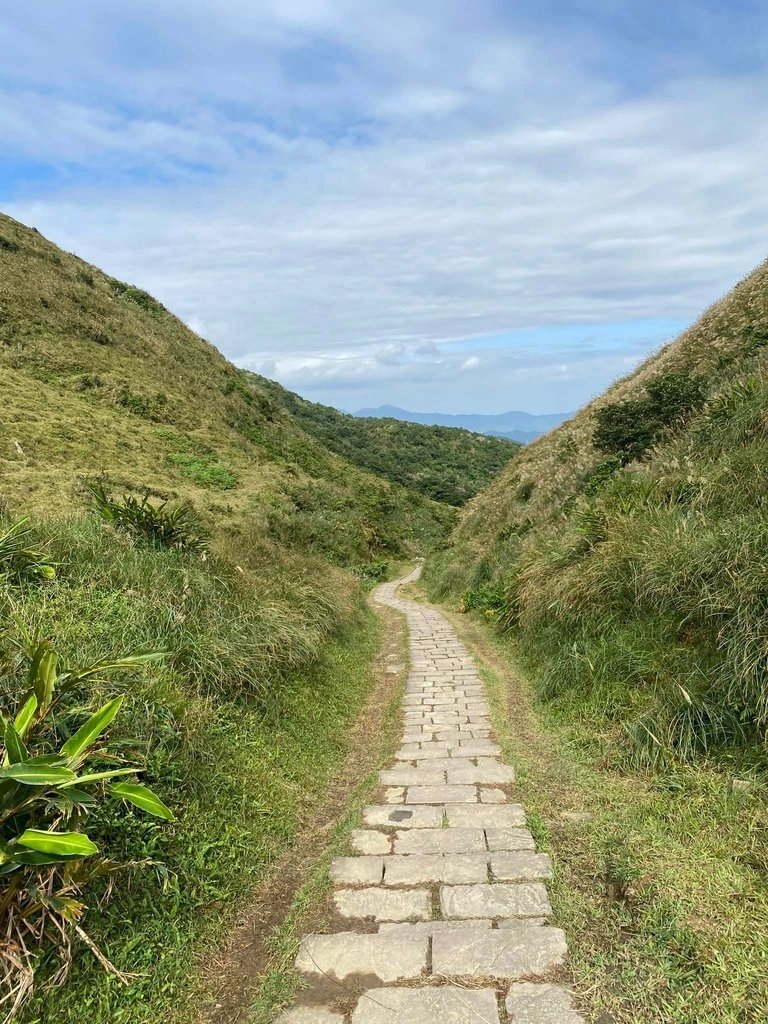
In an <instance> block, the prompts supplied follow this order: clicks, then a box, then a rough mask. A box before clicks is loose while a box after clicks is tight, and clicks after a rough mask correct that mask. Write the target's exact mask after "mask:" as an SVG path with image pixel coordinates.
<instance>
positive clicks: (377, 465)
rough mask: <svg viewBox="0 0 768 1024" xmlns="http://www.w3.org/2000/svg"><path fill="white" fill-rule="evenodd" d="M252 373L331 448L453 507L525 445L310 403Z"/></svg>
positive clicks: (488, 478)
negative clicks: (353, 414)
mask: <svg viewBox="0 0 768 1024" xmlns="http://www.w3.org/2000/svg"><path fill="white" fill-rule="evenodd" d="M251 377H252V378H253V379H254V380H255V382H256V384H257V386H258V387H260V388H263V389H264V390H266V391H268V392H269V393H270V394H271V395H272V396H273V397H274V398H275V399H276V401H278V402H279V403H280V404H281V405H283V406H284V407H285V408H286V409H288V411H289V412H290V413H291V415H292V416H293V417H294V418H295V420H296V421H297V422H298V423H299V424H300V425H301V426H302V427H303V428H304V430H305V431H306V432H307V433H308V434H311V435H312V436H313V437H315V438H317V439H318V440H320V441H322V443H323V444H325V445H327V447H328V448H330V449H331V451H334V452H336V453H337V454H338V455H342V456H343V457H344V458H345V459H348V460H349V461H350V462H352V463H354V464H355V465H356V466H359V467H360V468H361V469H367V470H370V471H371V472H374V473H376V474H378V475H379V476H383V477H386V478H387V479H388V480H392V481H393V482H394V483H397V484H400V485H402V486H403V487H412V488H413V489H414V490H417V491H419V493H421V494H423V495H425V496H426V497H428V498H432V499H433V500H434V501H442V502H446V503H448V504H449V505H463V504H464V503H465V502H466V501H467V500H468V499H469V498H471V497H473V496H474V495H475V494H477V492H478V491H479V490H480V489H481V488H483V487H485V486H486V485H487V484H488V483H490V481H491V480H492V479H493V477H495V476H496V474H497V473H498V472H499V471H500V470H501V469H502V468H503V467H504V466H505V465H506V464H507V462H509V460H510V459H511V458H512V456H513V455H515V454H516V452H517V451H518V449H519V447H520V446H519V445H518V444H517V443H515V442H513V441H509V440H508V439H505V438H499V437H488V436H486V435H484V434H479V433H473V432H471V431H469V430H463V429H460V428H457V427H440V426H425V425H422V424H419V423H408V422H404V421H402V420H399V419H394V418H392V417H386V418H379V417H359V416H351V415H349V414H347V413H343V412H339V411H338V410H337V409H332V408H329V407H328V406H327V405H320V404H318V403H317V402H308V401H307V400H306V399H305V398H302V397H301V396H300V395H297V394H294V393H293V392H292V391H287V390H286V389H285V388H283V387H281V386H280V385H279V384H277V383H276V382H275V381H270V380H266V379H265V378H263V377H257V376H256V375H255V374H251Z"/></svg>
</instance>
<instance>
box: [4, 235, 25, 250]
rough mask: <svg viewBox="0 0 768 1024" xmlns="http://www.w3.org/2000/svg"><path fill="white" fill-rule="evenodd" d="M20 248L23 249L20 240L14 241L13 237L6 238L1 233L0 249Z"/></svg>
mask: <svg viewBox="0 0 768 1024" xmlns="http://www.w3.org/2000/svg"><path fill="white" fill-rule="evenodd" d="M19 249H21V246H20V245H19V243H18V242H14V241H13V239H11V238H5V237H4V236H3V235H0V251H5V252H18V251H19Z"/></svg>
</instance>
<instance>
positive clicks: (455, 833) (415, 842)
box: [392, 828, 485, 854]
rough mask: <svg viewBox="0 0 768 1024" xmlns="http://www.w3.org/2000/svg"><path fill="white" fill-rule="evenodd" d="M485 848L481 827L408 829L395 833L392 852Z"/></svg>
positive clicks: (443, 851)
mask: <svg viewBox="0 0 768 1024" xmlns="http://www.w3.org/2000/svg"><path fill="white" fill-rule="evenodd" d="M484 850H485V832H483V830H482V829H481V828H436V829H408V830H405V831H403V832H396V833H395V841H394V843H393V846H392V851H393V853H396V854H406V853H421V854H430V853H479V852H481V851H484Z"/></svg>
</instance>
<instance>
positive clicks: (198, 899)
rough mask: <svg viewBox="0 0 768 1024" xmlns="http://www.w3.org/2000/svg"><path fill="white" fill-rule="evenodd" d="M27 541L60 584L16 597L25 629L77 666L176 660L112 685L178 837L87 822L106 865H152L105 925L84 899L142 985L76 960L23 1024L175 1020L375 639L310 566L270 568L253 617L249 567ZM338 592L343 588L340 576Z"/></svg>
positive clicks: (135, 820)
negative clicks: (106, 657)
mask: <svg viewBox="0 0 768 1024" xmlns="http://www.w3.org/2000/svg"><path fill="white" fill-rule="evenodd" d="M40 532H41V533H43V532H45V533H47V535H48V537H49V539H50V543H51V550H52V552H53V553H54V554H55V555H56V556H57V557H58V556H60V557H61V561H62V563H63V567H62V570H61V572H60V576H59V579H58V580H57V581H56V582H54V583H52V584H50V585H48V586H47V587H37V588H36V589H35V591H34V592H30V593H29V594H28V595H27V598H26V600H25V601H24V602H23V610H22V614H23V616H24V618H25V619H26V620H27V621H34V622H36V623H37V624H38V625H39V627H40V629H41V630H42V632H43V634H44V635H49V636H52V637H55V638H56V642H57V644H58V645H59V646H60V648H61V649H62V651H64V652H67V653H70V652H74V651H77V652H79V655H80V657H82V658H83V659H85V660H88V659H89V658H90V657H92V656H93V654H94V653H99V654H103V653H104V652H105V651H107V652H113V653H119V652H122V651H124V650H126V649H129V648H134V647H137V646H162V647H164V648H165V649H167V650H170V652H171V654H170V658H169V659H168V661H167V662H166V664H165V666H158V667H156V668H151V669H150V670H149V671H147V672H146V673H145V674H144V675H143V676H142V677H141V679H139V680H138V681H136V682H134V683H132V684H131V685H130V686H127V687H126V686H125V684H121V683H120V682H119V681H118V682H116V683H115V684H114V689H115V690H118V691H120V690H124V691H125V692H126V702H125V705H124V708H123V712H122V714H121V716H120V720H119V723H118V729H117V730H116V731H115V737H116V738H117V739H118V740H120V739H121V738H122V741H123V742H124V743H127V744H128V745H129V747H131V748H132V749H136V750H138V751H140V752H141V754H142V756H143V758H144V759H145V762H146V772H145V778H146V781H147V783H148V784H150V785H152V786H153V788H154V789H155V790H156V791H157V792H158V794H159V795H160V796H161V797H162V798H163V799H164V800H165V801H166V802H167V803H168V804H169V805H170V806H172V808H173V810H174V812H175V813H176V815H177V821H176V822H175V823H174V824H172V825H165V824H158V823H156V822H152V821H149V820H148V819H146V818H142V817H141V816H140V815H138V814H134V813H132V812H131V811H129V810H125V809H122V808H119V807H116V806H112V809H111V810H105V811H99V813H98V814H97V815H95V816H94V818H93V820H92V822H91V823H90V824H89V832H90V834H91V835H92V836H94V838H95V839H96V840H97V842H98V843H99V845H101V846H102V847H103V849H104V850H105V852H108V853H109V854H111V855H113V856H115V857H117V858H118V859H121V860H140V859H143V858H147V857H149V858H152V859H153V860H156V861H158V862H160V863H161V864H162V865H163V868H162V871H161V872H160V871H157V870H153V869H152V868H145V869H141V870H137V871H134V872H129V873H127V874H124V875H122V876H119V877H118V880H117V884H116V891H115V894H114V895H113V897H112V899H111V900H110V901H109V902H107V903H106V904H105V905H104V906H103V908H102V907H100V906H99V903H98V899H97V896H98V892H97V891H96V890H93V891H90V892H88V893H87V894H86V897H87V901H88V902H89V903H90V906H91V909H90V910H89V912H88V913H87V915H86V918H85V922H84V923H85V926H86V929H87V930H88V932H89V933H90V934H91V936H92V937H93V938H94V940H95V941H96V942H97V943H98V944H99V945H100V946H101V948H102V949H103V950H104V952H105V953H106V954H107V955H108V956H109V958H110V959H111V960H112V962H113V963H114V964H115V966H116V967H118V968H119V969H120V970H122V971H126V972H131V973H133V972H136V973H137V974H138V975H139V976H138V977H136V978H134V979H133V980H131V982H130V983H129V984H128V985H127V986H123V985H121V984H119V983H118V982H117V980H116V979H115V978H114V977H112V976H110V975H107V974H105V973H104V972H103V970H102V968H101V967H100V966H99V965H98V964H97V963H96V962H95V961H94V959H93V957H92V956H91V954H90V953H89V952H88V951H87V950H86V949H84V948H81V949H78V951H77V955H76V957H75V964H74V966H73V969H72V972H71V974H70V978H69V980H68V982H67V984H66V986H65V987H63V988H61V989H57V990H56V992H55V994H53V995H52V994H51V993H42V992H41V994H40V997H39V998H37V999H35V1000H34V1001H33V1002H32V1003H31V1004H29V1006H27V1007H26V1009H25V1011H24V1012H23V1014H22V1017H21V1018H20V1020H21V1021H24V1022H27V1021H28V1022H30V1024H31V1022H33V1021H34V1022H39V1024H48V1022H50V1024H53V1021H56V1022H57V1024H66V1022H69V1021H71V1022H74V1021H76V1020H77V1021H81V1020H82V1019H83V1015H84V1014H85V1016H86V1017H87V1019H88V1020H89V1021H94V1022H98V1021H104V1022H107V1021H109V1022H110V1024H121V1022H123V1024H154V1022H158V1024H159V1022H160V1021H171V1020H174V1021H186V1020H188V1019H191V1016H190V1015H191V1014H192V1012H193V1005H194V1002H195V999H196V998H197V995H198V993H197V988H196V982H195V963H196V957H197V956H199V955H200V954H201V953H205V952H206V951H210V950H212V948H213V947H214V946H215V944H216V943H217V942H218V941H219V940H220V939H221V938H222V936H223V935H224V934H225V933H226V931H227V929H228V927H229V926H230V924H231V922H232V920H233V916H234V914H235V912H236V910H237V908H238V907H239V906H240V905H241V904H242V903H243V902H244V901H245V900H247V898H248V896H249V894H250V893H251V892H252V891H253V889H254V887H255V886H256V885H257V884H258V882H259V881H260V879H261V878H262V877H263V876H264V872H265V871H266V869H267V868H268V866H269V865H270V864H271V863H272V862H273V861H274V860H275V859H276V858H277V857H279V856H280V855H281V854H282V853H283V852H284V851H285V850H286V849H287V848H288V847H290V845H291V843H292V842H293V841H294V839H295V837H296V832H297V828H298V827H299V823H300V822H301V821H302V820H303V817H304V816H305V815H306V814H307V811H308V809H309V808H310V806H311V804H312V802H313V801H315V800H317V799H318V798H319V797H320V796H321V795H322V793H323V790H324V787H325V786H326V785H327V783H328V780H329V778H330V776H331V774H332V772H333V771H334V770H335V769H336V768H337V767H338V765H339V764H340V763H341V761H342V759H343V758H344V755H345V751H346V744H347V741H348V734H349V729H350V726H351V724H352V723H353V721H354V719H355V716H356V713H357V711H358V709H359V708H360V707H361V706H362V704H363V702H364V700H365V699H366V696H367V694H368V692H369V690H370V687H371V685H372V676H371V672H370V664H371V660H372V658H373V655H374V653H375V651H376V649H377V646H378V633H379V627H378V624H377V622H376V620H375V619H374V617H373V616H372V615H371V614H370V613H365V614H363V612H362V611H361V610H360V606H359V604H358V603H357V599H356V598H355V597H354V595H353V594H352V592H351V591H350V592H348V593H347V595H346V596H344V594H343V592H342V591H341V589H340V592H339V593H338V594H336V595H333V594H328V593H327V592H326V591H325V587H326V586H327V585H328V577H327V575H326V574H325V573H323V572H320V571H319V569H318V567H317V566H316V567H315V569H314V573H315V575H314V577H313V570H312V567H311V566H308V565H307V564H306V563H305V562H299V561H298V560H297V562H296V564H295V565H294V564H292V563H291V562H290V561H287V562H285V561H284V562H283V563H282V564H279V563H277V562H276V560H275V558H274V553H273V557H272V559H271V562H270V565H269V573H270V586H271V593H270V597H271V602H270V606H267V607H260V603H259V601H258V600H256V601H254V593H258V592H259V590H260V589H261V590H262V591H263V585H262V586H261V588H260V587H259V585H258V583H257V579H258V576H257V573H258V572H259V569H258V568H250V569H247V570H246V571H247V572H248V573H249V574H250V577H251V578H250V579H247V580H246V581H245V582H243V581H242V578H241V573H238V572H236V571H235V570H234V569H233V568H232V567H231V566H229V565H228V564H227V563H226V562H224V561H216V560H215V559H214V560H213V562H212V561H210V560H209V561H206V562H202V561H201V560H200V559H199V558H198V557H196V556H192V555H184V554H181V553H178V552H173V551H164V550H157V549H151V548H148V547H146V546H143V547H142V546H134V545H132V544H131V543H130V542H129V541H123V540H121V539H120V538H119V537H118V536H117V535H115V534H113V533H112V532H111V531H110V530H109V529H108V528H106V527H104V526H103V525H102V524H100V523H98V522H96V521H95V520H84V521H75V522H71V523H67V524H57V525H54V524H49V525H48V527H47V529H43V528H41V529H40ZM65 555H66V556H67V557H66V558H65V557H64V556H65ZM336 585H337V587H338V588H342V587H349V584H348V582H345V578H343V577H341V576H339V579H338V580H337V581H336ZM281 590H282V592H283V594H284V599H283V603H282V605H281V603H280V593H281ZM249 605H250V606H251V609H250V610H249V607H248V606H249ZM6 623H7V620H6ZM6 668H11V671H12V665H11V664H10V663H9V662H8V661H6ZM9 682H10V683H11V685H12V684H13V677H12V676H11V678H10V679H9ZM105 689H108V688H105ZM107 695H112V693H111V691H110V694H107V693H106V692H105V693H102V694H100V695H99V696H100V698H103V697H104V696H107ZM127 921H128V922H130V927H126V922H127Z"/></svg>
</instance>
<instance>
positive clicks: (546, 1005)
mask: <svg viewBox="0 0 768 1024" xmlns="http://www.w3.org/2000/svg"><path fill="white" fill-rule="evenodd" d="M505 1005H506V1009H507V1013H508V1014H509V1016H510V1019H511V1020H512V1021H514V1022H515V1024H584V1018H583V1017H582V1015H581V1014H580V1013H577V1011H576V1010H575V1009H574V1005H573V996H572V995H571V993H570V992H568V991H567V989H564V988H562V987H561V986H560V985H537V984H536V983H535V982H531V981H520V982H515V984H513V985H510V987H509V995H508V996H507V999H506V1003H505Z"/></svg>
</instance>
